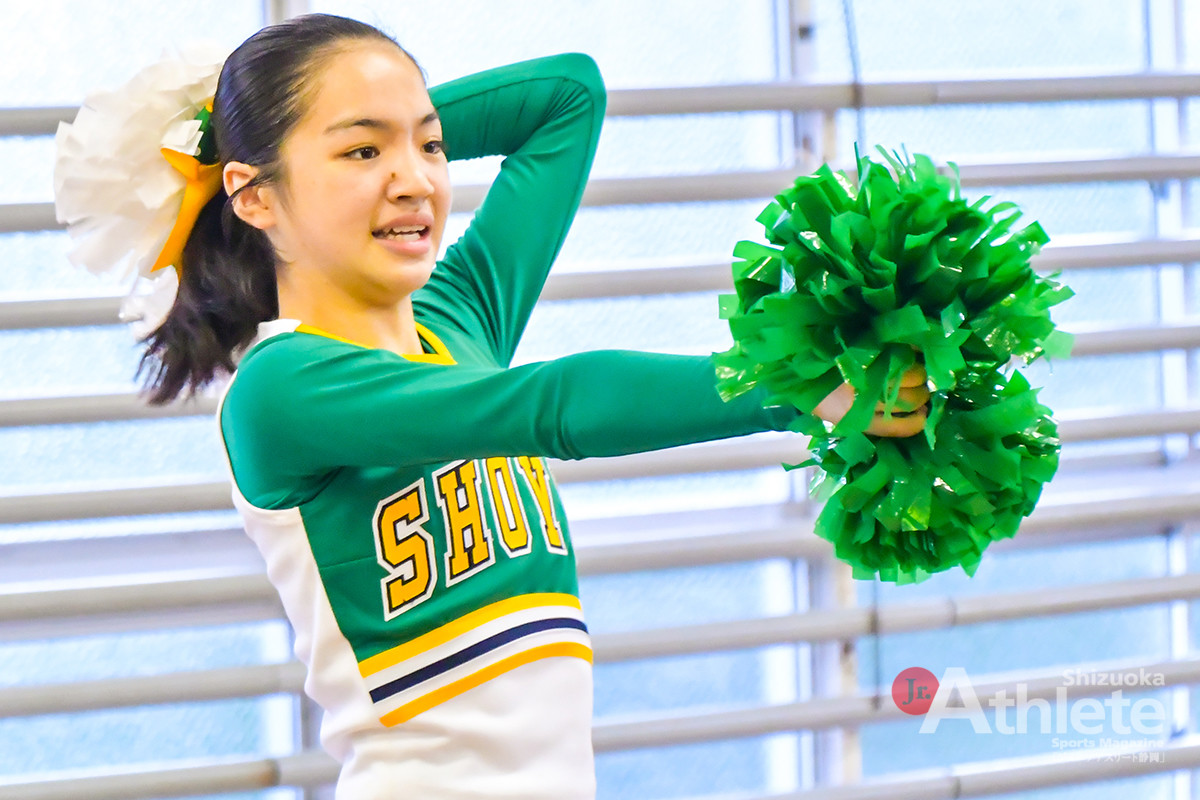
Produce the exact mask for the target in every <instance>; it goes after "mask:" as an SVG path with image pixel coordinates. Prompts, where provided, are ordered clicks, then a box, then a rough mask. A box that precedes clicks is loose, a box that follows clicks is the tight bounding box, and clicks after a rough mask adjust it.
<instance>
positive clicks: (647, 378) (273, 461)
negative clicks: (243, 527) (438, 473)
mask: <svg viewBox="0 0 1200 800" xmlns="http://www.w3.org/2000/svg"><path fill="white" fill-rule="evenodd" d="M298 336H303V334H298ZM314 347H315V348H317V352H314ZM314 356H317V357H314ZM247 366H249V367H250V368H249V369H247ZM713 369H714V367H713V363H712V360H711V359H710V358H706V357H696V356H666V355H659V354H652V353H633V352H624V351H595V352H589V353H580V354H578V355H573V356H567V357H565V358H561V359H556V360H554V361H547V362H541V363H536V364H527V365H523V366H519V367H513V368H510V369H498V368H485V367H468V366H463V365H451V366H442V365H436V364H420V363H412V362H405V361H402V360H401V359H400V357H398V356H395V355H393V354H391V353H388V352H386V351H381V350H370V349H365V348H357V347H354V346H353V345H348V344H342V343H339V342H333V341H330V342H328V343H326V342H319V343H315V344H314V343H305V342H297V340H295V339H293V340H290V341H281V342H278V343H273V344H268V345H266V346H265V347H264V348H263V349H262V350H261V351H260V352H259V353H257V354H255V356H254V358H253V363H252V364H250V365H244V366H243V368H242V370H241V371H240V372H239V375H238V377H237V379H236V380H235V381H234V383H233V386H232V387H231V389H230V391H229V394H228V396H227V398H226V400H225V405H224V408H223V417H222V423H223V425H224V428H225V431H226V440H227V442H228V444H229V447H230V451H231V455H233V456H234V461H235V463H236V462H242V463H260V464H270V465H271V469H270V472H271V483H272V484H273V487H274V488H281V487H297V486H304V485H312V484H313V482H314V481H317V480H319V479H320V477H321V476H323V475H325V474H327V473H328V472H329V471H330V470H333V469H336V468H338V467H342V466H364V467H365V466H384V465H390V466H397V465H402V464H423V463H436V462H443V461H450V460H454V459H470V458H480V457H485V456H502V455H536V456H549V457H555V458H563V459H575V458H584V457H588V456H612V455H620V454H624V453H631V452H638V451H644V450H654V449H659V448H663V447H671V446H674V445H679V444H685V443H688V442H698V441H706V440H711V439H718V438H724V437H729V436H738V435H743V434H748V433H753V432H756V431H762V430H770V429H782V428H784V427H786V426H787V424H788V422H790V421H791V419H793V418H794V417H795V412H794V411H790V412H789V411H786V410H784V409H770V410H764V409H763V408H762V407H761V405H760V404H761V402H762V395H761V394H760V393H758V392H751V393H748V394H747V395H745V396H743V397H741V398H738V399H736V400H734V401H732V402H729V403H725V402H723V401H722V400H721V399H720V397H719V396H718V395H717V392H716V389H715V388H714V381H713ZM241 481H242V477H241V476H240V475H239V483H240V482H241ZM255 490H256V487H253V486H244V487H243V491H245V492H246V493H247V496H248V497H252V496H253V494H254V493H255Z"/></svg>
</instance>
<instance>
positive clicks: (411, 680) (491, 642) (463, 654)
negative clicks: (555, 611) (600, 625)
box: [371, 617, 587, 703]
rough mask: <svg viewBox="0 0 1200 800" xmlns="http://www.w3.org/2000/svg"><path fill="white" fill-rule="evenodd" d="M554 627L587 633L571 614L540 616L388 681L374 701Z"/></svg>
mask: <svg viewBox="0 0 1200 800" xmlns="http://www.w3.org/2000/svg"><path fill="white" fill-rule="evenodd" d="M554 628H574V629H575V630H580V631H583V632H584V633H587V625H584V624H583V622H582V621H580V620H577V619H571V618H570V617H560V618H557V619H539V620H534V621H533V622H526V623H525V624H523V625H517V626H516V627H514V628H509V629H508V630H506V631H501V632H500V633H497V634H494V635H492V636H489V637H488V638H486V639H484V640H483V641H481V642H476V643H475V644H473V645H471V646H470V647H468V648H466V649H464V650H459V651H458V652H457V653H454V654H453V655H449V656H446V657H445V658H443V659H441V660H440V661H435V662H433V663H432V664H430V665H429V666H427V667H421V669H419V670H417V671H416V672H410V673H409V674H407V675H405V676H404V677H402V678H397V679H396V680H394V681H389V682H388V683H385V684H384V685H382V686H380V687H379V688H377V689H372V690H371V700H372V701H373V702H376V703H378V702H379V701H380V700H384V699H386V698H388V697H391V696H392V695H394V694H396V693H398V692H403V691H404V690H405V689H411V688H412V687H413V686H416V685H417V684H418V683H422V682H424V681H427V680H429V679H430V678H436V677H437V676H438V675H441V674H442V673H443V672H448V671H449V670H452V669H454V668H455V667H457V666H459V665H460V664H465V663H467V662H468V661H470V660H471V659H473V658H478V657H479V656H481V655H483V654H484V653H489V652H491V651H492V650H495V649H496V648H497V647H500V646H502V645H506V644H508V643H509V642H512V641H515V640H517V639H520V638H522V637H525V636H532V635H533V634H535V633H541V632H542V631H548V630H553V629H554Z"/></svg>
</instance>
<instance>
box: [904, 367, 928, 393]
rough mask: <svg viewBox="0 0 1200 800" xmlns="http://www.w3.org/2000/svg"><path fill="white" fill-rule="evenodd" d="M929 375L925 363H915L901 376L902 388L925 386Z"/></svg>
mask: <svg viewBox="0 0 1200 800" xmlns="http://www.w3.org/2000/svg"><path fill="white" fill-rule="evenodd" d="M928 378H929V376H928V375H926V374H925V365H924V364H914V365H913V366H911V367H909V368H908V369H906V370H905V371H904V374H903V375H901V376H900V388H902V389H911V388H912V387H914V386H924V385H925V382H926V380H928Z"/></svg>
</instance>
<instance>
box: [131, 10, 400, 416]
mask: <svg viewBox="0 0 1200 800" xmlns="http://www.w3.org/2000/svg"><path fill="white" fill-rule="evenodd" d="M355 40H374V41H384V42H390V43H391V44H392V45H394V46H395V47H397V48H398V49H399V50H400V51H401V52H402V53H404V54H405V55H406V56H408V57H409V58H410V59H411V58H412V56H411V55H409V54H408V53H407V52H406V51H405V50H404V49H403V48H401V47H400V45H399V44H397V42H396V40H395V39H393V38H392V37H390V36H388V35H387V34H386V33H384V32H383V31H381V30H379V29H378V28H376V27H373V26H371V25H368V24H366V23H364V22H359V21H357V20H353V19H347V18H345V17H337V16H332V15H329V14H307V15H304V16H299V17H294V18H292V19H289V20H287V21H286V22H282V23H280V24H278V25H272V26H270V27H267V28H263V29H262V30H260V31H259V32H258V33H256V34H254V35H253V36H251V37H250V38H249V39H247V40H246V41H245V42H243V43H242V44H241V45H240V46H239V47H238V48H237V49H236V50H234V51H233V53H232V54H231V55H230V56H229V58H228V59H227V60H226V61H225V64H224V66H223V67H222V69H221V75H220V78H219V80H218V83H217V91H216V96H215V98H214V99H213V114H212V126H213V131H214V134H215V137H216V147H217V153H218V154H219V156H220V160H221V163H222V164H224V163H225V162H228V161H240V162H242V163H245V164H250V165H252V166H255V167H257V168H258V170H259V171H258V173H257V174H256V175H255V177H254V179H253V180H251V181H250V183H249V184H248V185H258V184H265V183H270V182H273V181H278V180H279V179H280V178H281V177H282V175H281V165H280V161H279V149H280V147H281V145H282V144H283V142H284V140H285V139H286V138H287V136H288V135H289V134H290V133H291V131H292V129H293V128H295V126H296V124H297V123H299V121H300V118H301V117H302V116H303V115H304V111H305V109H306V107H307V105H308V103H309V102H310V101H311V96H310V95H311V93H312V89H309V88H306V84H307V83H308V82H309V81H310V79H311V78H312V77H313V76H314V75H316V74H317V73H318V72H319V71H320V70H321V69H322V68H323V67H324V66H325V62H326V61H327V60H328V59H329V58H330V57H332V56H333V55H335V54H336V53H337V52H338V51H339V49H340V46H342V45H344V44H346V43H348V42H352V41H355ZM414 63H415V62H414ZM238 191H241V190H240V189H239V190H238ZM235 194H236V192H235ZM181 261H182V263H181V264H179V265H178V267H179V293H178V295H176V298H175V304H174V305H173V306H172V307H171V311H170V313H169V314H168V315H167V318H166V320H165V321H164V322H163V323H162V325H160V326H159V327H158V329H156V330H155V331H154V332H153V333H151V334H150V335H149V336H147V337H146V338H145V339H144V340H143V341H144V343H145V345H146V350H145V353H144V354H143V355H142V359H141V362H140V364H139V365H138V375H141V374H142V373H143V372H146V373H148V374H147V378H146V386H145V388H146V389H147V391H148V392H149V400H150V402H151V403H153V404H156V405H157V404H162V403H167V402H169V401H171V400H173V399H174V398H175V397H177V396H179V395H180V394H181V393H183V392H184V391H185V390H187V391H188V392H189V393H191V392H194V391H195V390H197V389H199V388H200V387H202V386H204V385H205V384H207V383H209V382H210V381H212V380H213V378H215V377H216V376H217V375H218V374H221V373H228V372H232V371H233V369H234V357H235V353H236V352H237V351H238V350H239V349H241V348H244V347H246V346H247V345H248V344H249V343H250V342H251V341H252V340H253V339H254V335H255V332H256V330H257V327H258V323H260V322H263V321H265V320H269V319H274V318H276V317H277V316H278V315H279V298H278V293H277V292H278V290H277V288H276V281H275V250H274V248H273V247H272V245H271V243H270V241H269V240H268V239H267V236H266V234H265V233H264V232H263V231H260V230H258V229H257V228H254V227H252V226H250V225H248V224H246V223H245V222H243V221H242V220H241V219H239V218H238V217H237V216H236V215H235V214H234V213H233V206H232V203H231V202H230V197H229V196H228V195H227V194H226V193H225V191H224V190H223V189H218V190H217V195H216V196H215V197H214V198H213V199H212V200H210V201H209V202H208V204H207V205H206V206H205V207H204V208H203V209H202V210H201V212H200V216H199V218H198V219H197V220H196V225H195V227H194V228H193V229H192V232H191V235H190V236H189V238H188V240H187V243H186V244H185V245H184V249H183V258H182V259H181Z"/></svg>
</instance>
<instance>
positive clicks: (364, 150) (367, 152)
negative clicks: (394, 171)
mask: <svg viewBox="0 0 1200 800" xmlns="http://www.w3.org/2000/svg"><path fill="white" fill-rule="evenodd" d="M378 155H379V148H378V147H376V146H375V145H373V144H367V145H363V146H362V147H356V148H354V149H353V150H351V151H350V152H348V153H346V154H345V158H349V159H352V160H355V161H366V160H368V159H371V158H376V157H377V156H378Z"/></svg>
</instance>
